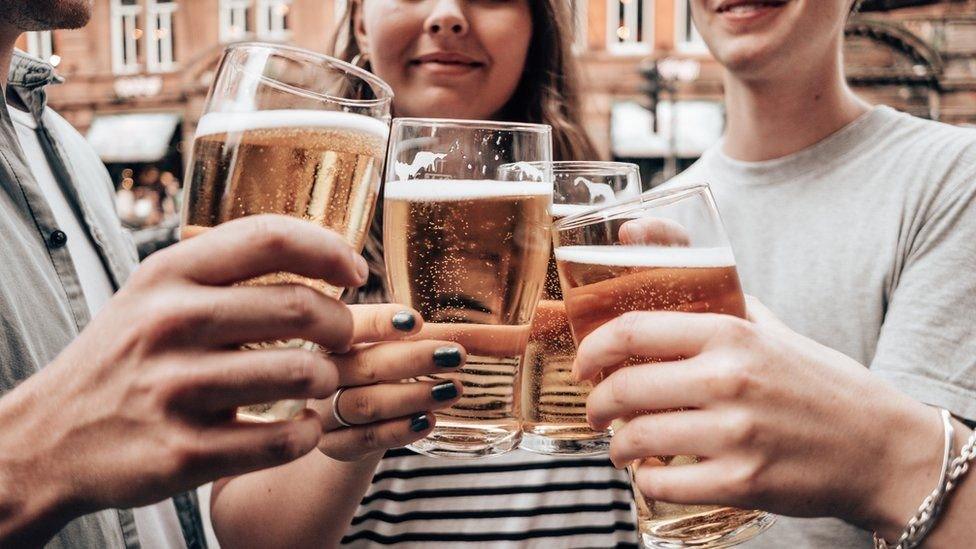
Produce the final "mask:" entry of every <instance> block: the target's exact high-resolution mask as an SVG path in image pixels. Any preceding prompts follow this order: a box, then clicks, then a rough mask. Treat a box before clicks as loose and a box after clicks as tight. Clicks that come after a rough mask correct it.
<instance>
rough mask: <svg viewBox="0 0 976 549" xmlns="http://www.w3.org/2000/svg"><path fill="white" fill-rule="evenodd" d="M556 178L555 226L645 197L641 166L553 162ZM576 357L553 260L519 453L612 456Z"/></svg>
mask: <svg viewBox="0 0 976 549" xmlns="http://www.w3.org/2000/svg"><path fill="white" fill-rule="evenodd" d="M513 175H514V174H513ZM506 178H510V177H506ZM552 178H553V196H552V217H553V220H554V221H558V220H559V219H561V218H564V217H567V216H569V215H572V214H574V213H579V212H582V211H586V210H588V209H593V208H595V207H599V206H608V205H610V204H613V203H614V202H617V201H620V200H623V199H626V198H634V197H637V196H640V193H641V182H640V170H639V168H638V167H637V165H636V164H628V163H623V162H589V161H581V162H553V163H552ZM575 356H576V344H575V343H573V335H572V333H570V330H569V321H568V320H567V318H566V307H565V306H564V305H563V292H562V289H561V288H560V287H559V274H558V273H557V272H556V259H555V256H553V255H550V256H549V269H548V271H547V272H546V283H545V286H543V289H542V300H541V301H540V302H539V306H538V308H537V309H536V312H535V318H534V319H533V321H532V331H531V332H530V334H529V344H528V347H527V348H526V353H525V362H524V364H523V367H522V373H521V391H520V400H521V412H522V442H521V443H520V445H519V447H520V448H522V449H523V450H529V451H532V452H536V453H540V454H548V455H595V454H601V453H604V452H606V451H607V448H608V447H609V445H610V433H609V431H594V430H593V429H591V428H590V426H589V424H588V423H587V421H586V398H587V397H588V396H589V394H590V389H591V388H592V384H591V382H589V381H583V382H575V381H573V376H572V369H573V359H574V358H575Z"/></svg>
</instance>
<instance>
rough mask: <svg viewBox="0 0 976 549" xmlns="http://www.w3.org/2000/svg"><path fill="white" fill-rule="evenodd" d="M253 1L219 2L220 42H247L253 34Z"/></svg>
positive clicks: (229, 0) (224, 0) (225, 0)
mask: <svg viewBox="0 0 976 549" xmlns="http://www.w3.org/2000/svg"><path fill="white" fill-rule="evenodd" d="M253 5H254V0H220V41H221V42H238V41H240V40H247V39H248V38H250V37H251V36H253V33H254V22H253V21H254V19H253V17H254V13H253V12H254V9H253Z"/></svg>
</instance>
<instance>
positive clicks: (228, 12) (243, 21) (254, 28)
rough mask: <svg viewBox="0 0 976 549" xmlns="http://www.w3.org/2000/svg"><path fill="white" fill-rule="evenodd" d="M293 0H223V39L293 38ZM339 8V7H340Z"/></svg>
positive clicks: (221, 8)
mask: <svg viewBox="0 0 976 549" xmlns="http://www.w3.org/2000/svg"><path fill="white" fill-rule="evenodd" d="M291 3H292V0H221V1H220V40H221V41H222V42H237V41H240V40H248V39H251V38H254V37H255V36H256V37H257V38H258V39H261V40H275V41H284V40H288V39H289V38H291V17H290V16H291ZM337 9H338V8H337Z"/></svg>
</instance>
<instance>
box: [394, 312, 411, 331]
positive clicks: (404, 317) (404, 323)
mask: <svg viewBox="0 0 976 549" xmlns="http://www.w3.org/2000/svg"><path fill="white" fill-rule="evenodd" d="M416 325H417V319H416V318H414V316H413V313H411V312H410V311H400V312H399V313H397V314H395V315H393V327H394V328H396V329H397V330H400V331H401V332H409V331H411V330H413V329H414V326H416Z"/></svg>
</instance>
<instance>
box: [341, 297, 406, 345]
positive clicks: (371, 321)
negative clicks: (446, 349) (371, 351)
mask: <svg viewBox="0 0 976 549" xmlns="http://www.w3.org/2000/svg"><path fill="white" fill-rule="evenodd" d="M349 310H350V311H351V312H352V319H353V325H354V327H353V342H354V343H374V342H377V341H390V340H396V339H406V338H408V337H411V336H413V335H416V334H417V333H418V332H420V330H421V328H423V326H424V320H423V318H421V317H420V313H418V312H417V311H414V310H413V309H411V308H409V307H404V306H403V305H397V304H382V305H351V306H350V307H349Z"/></svg>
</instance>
